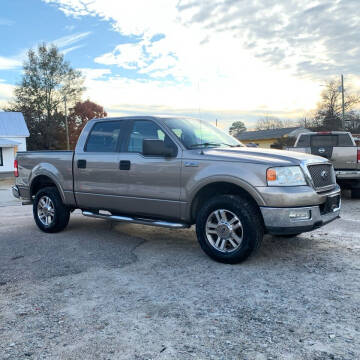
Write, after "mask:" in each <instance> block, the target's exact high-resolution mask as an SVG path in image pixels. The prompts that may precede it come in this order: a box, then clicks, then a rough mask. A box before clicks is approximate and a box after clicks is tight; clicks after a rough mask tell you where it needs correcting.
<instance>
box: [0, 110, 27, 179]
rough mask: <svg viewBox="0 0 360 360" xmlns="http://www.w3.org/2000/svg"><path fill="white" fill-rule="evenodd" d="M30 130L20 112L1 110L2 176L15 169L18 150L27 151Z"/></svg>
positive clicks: (0, 163) (0, 171)
mask: <svg viewBox="0 0 360 360" xmlns="http://www.w3.org/2000/svg"><path fill="white" fill-rule="evenodd" d="M29 136H30V134H29V130H28V128H27V126H26V123H25V119H24V116H23V114H22V113H20V112H0V177H1V176H2V175H3V176H4V175H7V174H11V173H13V171H14V159H15V155H16V152H17V151H26V138H27V137H29Z"/></svg>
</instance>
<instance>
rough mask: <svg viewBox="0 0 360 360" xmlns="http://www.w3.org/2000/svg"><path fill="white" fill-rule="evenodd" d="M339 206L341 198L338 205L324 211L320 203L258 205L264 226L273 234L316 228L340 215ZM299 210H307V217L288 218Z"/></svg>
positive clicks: (292, 232) (287, 233)
mask: <svg viewBox="0 0 360 360" xmlns="http://www.w3.org/2000/svg"><path fill="white" fill-rule="evenodd" d="M339 195H340V194H339ZM340 208H341V200H340V203H339V205H338V207H336V208H335V209H332V210H330V211H327V212H324V209H323V207H321V205H317V206H307V207H296V208H274V207H260V209H261V213H262V216H263V218H264V223H265V227H266V229H267V231H268V232H269V233H270V234H273V235H291V234H299V233H303V232H307V231H312V230H314V229H317V228H319V227H321V226H323V225H325V224H328V223H329V222H331V221H333V220H335V219H337V218H338V217H339V216H340ZM301 210H304V211H308V212H309V214H310V216H309V219H306V220H300V219H292V218H290V213H292V212H294V211H301Z"/></svg>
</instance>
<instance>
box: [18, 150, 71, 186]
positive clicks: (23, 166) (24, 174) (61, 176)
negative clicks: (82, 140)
mask: <svg viewBox="0 0 360 360" xmlns="http://www.w3.org/2000/svg"><path fill="white" fill-rule="evenodd" d="M73 158H74V152H73V151H63V150H61V151H57V150H45V151H19V152H18V153H17V155H16V159H17V161H18V164H19V174H20V177H19V178H18V179H17V184H18V186H19V188H20V191H21V188H22V187H24V188H25V187H26V188H28V187H29V184H30V182H31V179H33V178H34V177H35V176H37V175H38V174H37V170H38V169H40V167H41V168H42V173H44V169H45V171H46V170H48V176H50V177H51V178H54V181H55V180H56V182H57V183H60V184H61V186H62V187H63V189H64V191H72V190H73V168H72V166H73Z"/></svg>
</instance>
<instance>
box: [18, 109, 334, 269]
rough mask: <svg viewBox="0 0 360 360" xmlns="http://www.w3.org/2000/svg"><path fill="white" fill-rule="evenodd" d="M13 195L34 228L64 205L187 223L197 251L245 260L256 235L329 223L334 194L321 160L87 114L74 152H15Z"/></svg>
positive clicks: (165, 122) (58, 222) (179, 125)
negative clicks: (28, 209)
mask: <svg viewBox="0 0 360 360" xmlns="http://www.w3.org/2000/svg"><path fill="white" fill-rule="evenodd" d="M15 175H16V184H15V186H14V187H13V194H14V196H16V197H18V198H21V199H22V200H23V201H24V202H25V203H32V205H33V215H34V219H35V222H36V224H37V226H38V227H39V228H40V229H41V230H42V231H45V232H48V233H54V232H57V231H61V230H63V229H64V228H65V227H66V226H67V224H68V222H69V218H70V214H71V212H72V211H73V210H74V209H81V210H82V214H83V215H85V216H88V217H92V218H99V219H109V220H113V221H121V222H130V223H135V224H146V225H152V226H161V227H169V228H173V229H179V228H187V227H190V226H191V225H193V224H196V233H197V238H198V240H199V243H200V246H201V248H202V249H203V250H204V251H205V253H207V254H208V255H209V256H210V257H212V258H213V259H215V260H217V261H221V262H225V263H237V262H240V261H242V260H244V259H246V258H247V257H248V256H249V255H250V254H251V253H252V252H254V251H255V250H256V249H257V248H258V247H259V245H260V243H261V241H262V238H263V235H264V233H270V234H275V235H283V236H294V235H297V234H300V233H302V232H306V231H311V230H313V229H316V228H318V227H320V226H322V225H324V224H326V223H328V222H330V221H333V220H335V219H336V218H337V217H338V216H339V212H340V206H341V201H340V190H339V186H338V185H337V184H336V181H335V173H334V169H333V166H332V164H331V163H330V162H329V161H328V160H327V159H324V158H322V157H318V156H313V155H308V154H302V153H295V152H289V151H283V150H270V149H260V148H249V147H245V146H243V145H242V144H241V143H240V142H239V141H238V140H236V139H235V138H233V137H231V136H230V135H228V134H226V133H224V132H223V131H221V130H220V129H218V128H215V127H213V126H211V125H210V124H209V123H208V122H206V121H202V120H196V119H188V118H174V117H153V116H138V117H121V118H105V119H93V120H90V121H89V122H88V123H87V124H86V126H85V127H84V129H83V131H82V133H81V135H80V137H79V139H78V142H77V145H76V148H75V151H29V152H18V154H17V157H16V160H15Z"/></svg>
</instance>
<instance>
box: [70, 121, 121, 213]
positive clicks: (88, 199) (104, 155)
mask: <svg viewBox="0 0 360 360" xmlns="http://www.w3.org/2000/svg"><path fill="white" fill-rule="evenodd" d="M125 125H126V121H121V120H120V121H108V120H107V121H100V122H95V124H94V126H93V128H92V129H91V131H90V133H89V136H88V138H87V141H86V143H85V146H84V148H83V149H81V150H80V151H77V152H76V153H75V157H74V165H73V166H74V191H75V197H76V201H77V204H78V207H80V208H94V209H106V210H114V211H121V210H122V207H121V196H124V195H126V193H127V186H128V181H127V177H128V173H127V171H121V170H120V161H121V155H120V153H119V151H120V144H121V140H122V138H123V137H124V132H125V131H124V129H125Z"/></svg>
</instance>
